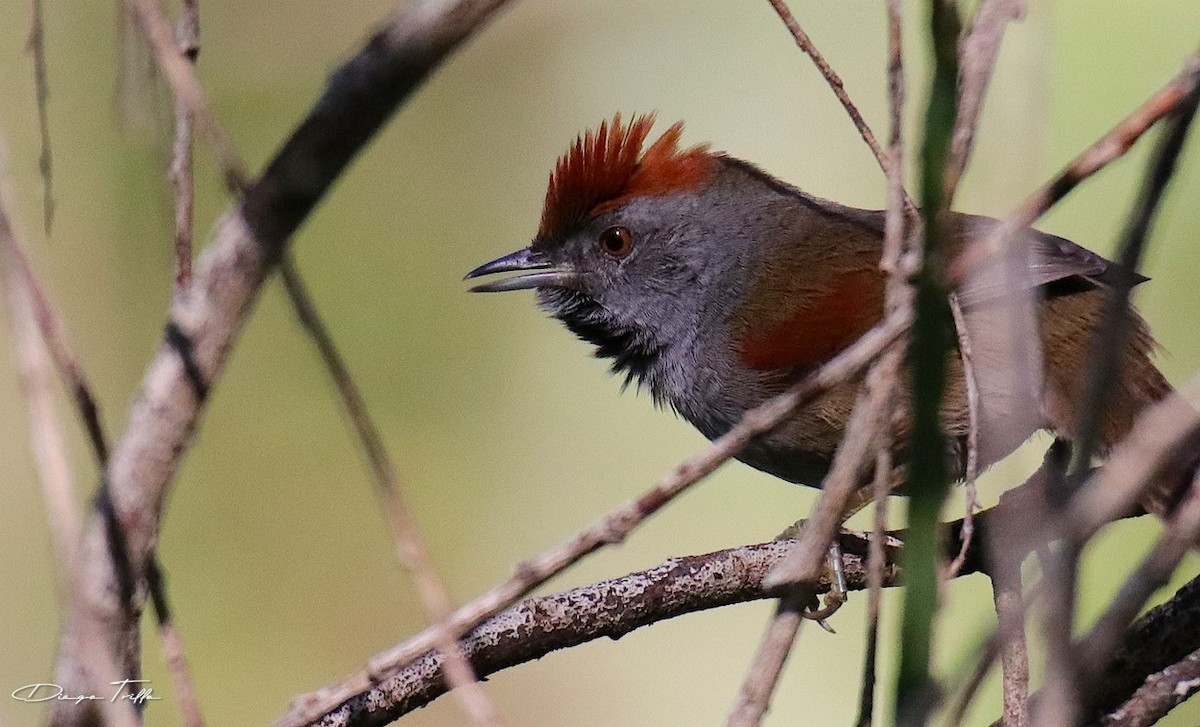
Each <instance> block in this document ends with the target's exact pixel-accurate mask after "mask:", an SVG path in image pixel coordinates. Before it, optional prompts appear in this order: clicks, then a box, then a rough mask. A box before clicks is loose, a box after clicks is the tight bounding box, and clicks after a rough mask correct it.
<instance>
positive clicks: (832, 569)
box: [800, 540, 849, 634]
mask: <svg viewBox="0 0 1200 727" xmlns="http://www.w3.org/2000/svg"><path fill="white" fill-rule="evenodd" d="M826 558H827V560H826V565H828V566H829V591H828V592H827V593H826V594H825V595H824V596H823V597H822V599H821V607H820V608H811V609H809V610H807V611H803V612H801V614H800V615H801V616H803V617H804V618H807V619H810V620H812V621H816V622H817V625H819V626H820V627H821V628H823V629H825V630H826V631H828V632H829V633H831V634H832V633H836V632H835V631H834V630H833V627H832V626H830V625H829V617H830V616H832V615H833V614H835V613H837V610H838V609H839V608H841V607H842V605H843V604H845V603H846V600H847V597H846V594H847V593H848V592H849V588H848V587H847V585H846V570H845V567H844V566H843V564H842V546H841V545H840V544H839V543H838V541H837V540H834V541H833V542H832V543H830V544H829V552H828V553H827V555H826Z"/></svg>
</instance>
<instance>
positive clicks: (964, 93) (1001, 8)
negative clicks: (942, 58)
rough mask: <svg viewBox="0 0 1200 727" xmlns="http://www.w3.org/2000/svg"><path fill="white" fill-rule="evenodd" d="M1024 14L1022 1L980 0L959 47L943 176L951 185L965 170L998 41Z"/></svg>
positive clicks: (993, 66) (990, 75)
mask: <svg viewBox="0 0 1200 727" xmlns="http://www.w3.org/2000/svg"><path fill="white" fill-rule="evenodd" d="M1024 12H1025V7H1024V3H1023V1H1022V0H981V2H980V3H979V7H978V8H976V10H975V14H974V15H973V16H972V17H971V26H970V28H969V29H968V30H967V33H966V35H965V36H964V37H963V39H962V42H961V43H960V44H959V48H958V118H957V119H956V120H955V123H954V136H953V137H952V139H951V141H950V161H949V163H948V164H947V168H946V176H947V179H948V180H950V181H949V184H950V185H951V186H956V185H957V184H958V180H959V178H961V177H962V175H963V172H964V171H965V170H966V168H967V162H968V160H969V159H970V156H971V148H972V146H974V143H975V131H976V129H977V128H978V127H979V117H980V114H981V113H982V112H983V102H984V99H985V98H987V90H988V85H989V83H990V82H991V79H992V71H993V70H995V68H996V56H997V55H998V54H999V52H1000V40H1001V38H1003V37H1004V30H1005V28H1006V27H1007V25H1008V23H1009V21H1011V20H1017V19H1018V18H1020V17H1021V16H1022V15H1023V14H1024Z"/></svg>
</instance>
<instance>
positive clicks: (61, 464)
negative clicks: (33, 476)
mask: <svg viewBox="0 0 1200 727" xmlns="http://www.w3.org/2000/svg"><path fill="white" fill-rule="evenodd" d="M0 187H3V183H0ZM6 196H7V195H6V194H5V193H4V190H3V189H0V279H2V280H3V285H4V288H5V289H6V292H7V294H8V295H7V297H8V301H9V313H10V316H9V318H10V320H11V322H12V328H13V345H14V348H15V349H16V354H17V362H18V366H19V369H20V373H21V377H20V381H21V392H22V394H23V396H24V398H25V401H26V412H27V415H28V418H29V436H30V449H31V451H32V453H33V457H34V463H35V465H36V472H37V476H38V480H39V482H40V483H41V485H42V495H43V498H44V500H45V502H46V510H47V519H48V520H49V525H50V532H51V534H52V536H53V543H54V551H55V556H56V557H55V560H56V562H57V565H58V568H57V571H58V574H59V584H60V590H61V592H62V594H63V595H64V597H65V598H64V600H66V602H67V603H68V604H70V607H71V608H76V607H77V606H78V604H79V600H80V596H79V568H80V566H79V563H80V558H79V541H80V533H81V531H82V529H83V528H82V522H81V518H80V517H79V506H78V503H77V500H76V496H75V485H74V479H73V477H72V474H71V468H70V463H69V460H68V458H67V445H66V440H65V438H64V437H63V434H62V429H61V427H60V424H59V421H58V414H57V411H56V409H55V403H54V395H53V393H52V391H51V388H52V383H51V381H52V375H51V365H52V364H51V361H52V360H55V361H56V363H59V364H60V367H61V361H57V360H56V359H55V356H54V355H53V354H54V353H55V352H54V351H53V347H54V346H55V345H59V346H61V345H62V344H63V339H62V338H55V339H53V340H52V339H51V338H50V337H49V336H48V335H47V332H46V330H47V329H46V327H45V326H44V325H43V322H44V321H45V320H46V316H47V312H48V307H47V306H46V303H45V299H44V297H43V296H42V293H41V290H40V288H39V286H38V285H37V281H36V279H35V278H34V277H33V276H32V272H31V270H30V269H29V265H28V261H27V260H26V258H25V255H24V252H23V251H22V249H21V245H20V243H19V242H18V241H17V238H16V232H15V231H14V230H13V227H12V222H11V221H10V220H9V217H8V212H7V200H6V199H5V197H6ZM60 332H61V331H60ZM48 347H49V348H51V351H50V352H48V351H47V348H48ZM77 648H78V650H79V653H80V654H81V655H83V656H85V657H87V658H86V659H85V660H83V661H81V663H79V664H78V665H77V670H76V671H75V674H74V676H75V677H76V679H77V683H79V684H81V685H82V686H83V687H84V688H85V689H89V690H91V689H96V690H98V687H99V686H100V685H104V684H108V683H112V682H115V681H116V680H117V679H119V678H120V677H118V676H117V675H118V674H119V673H121V672H120V670H119V669H118V668H117V665H116V663H115V661H114V659H113V657H112V654H111V653H110V652H109V651H108V650H107V648H106V646H105V643H104V639H103V638H101V636H100V634H98V633H97V632H96V630H94V629H93V630H86V629H81V630H80V632H79V634H78V644H77ZM80 693H85V692H80ZM92 708H96V709H98V710H99V712H100V714H101V715H103V717H104V719H105V720H106V723H107V724H111V725H116V726H119V727H132V726H133V725H135V724H138V720H137V716H136V715H135V714H134V710H133V709H132V705H131V704H130V703H128V702H125V703H111V702H107V701H106V702H104V703H102V704H100V705H99V706H98V707H89V710H88V711H89V712H90V710H91V709H92ZM80 711H81V712H82V711H83V710H80Z"/></svg>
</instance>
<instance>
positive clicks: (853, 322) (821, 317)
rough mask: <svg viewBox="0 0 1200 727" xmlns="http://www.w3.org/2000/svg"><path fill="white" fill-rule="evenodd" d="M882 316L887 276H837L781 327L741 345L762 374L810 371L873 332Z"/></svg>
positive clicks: (774, 326) (751, 334)
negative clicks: (884, 279)
mask: <svg viewBox="0 0 1200 727" xmlns="http://www.w3.org/2000/svg"><path fill="white" fill-rule="evenodd" d="M882 316H883V277H882V275H881V273H880V272H879V271H878V270H877V269H875V268H873V267H872V268H868V269H864V270H852V271H848V272H844V273H839V274H838V275H836V276H835V277H834V278H833V280H832V281H831V283H830V285H829V286H828V287H823V288H822V289H820V290H819V291H817V292H816V294H815V295H813V296H811V298H809V299H807V300H802V301H801V302H800V303H798V304H796V305H795V306H794V311H792V312H791V313H790V314H786V317H785V318H784V319H783V320H782V321H781V322H778V323H774V324H771V325H767V326H765V327H763V328H761V329H757V330H751V331H750V332H749V333H748V334H747V335H746V336H745V337H744V338H743V339H742V341H741V349H740V351H739V355H740V357H741V360H742V363H744V364H745V365H746V366H749V367H750V368H753V369H758V370H761V371H776V370H784V371H796V370H799V371H809V370H812V369H814V368H816V367H817V366H820V365H821V364H823V363H825V362H826V361H828V360H829V359H830V358H832V357H833V356H834V355H835V354H837V353H838V352H839V351H841V350H842V349H844V348H846V347H847V346H849V345H850V344H851V343H854V341H856V340H858V338H859V337H860V336H862V335H863V334H864V333H866V332H867V331H868V330H870V328H871V326H873V325H875V324H876V323H878V322H879V320H880V318H882Z"/></svg>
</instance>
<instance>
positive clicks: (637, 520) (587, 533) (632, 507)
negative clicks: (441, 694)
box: [276, 314, 908, 727]
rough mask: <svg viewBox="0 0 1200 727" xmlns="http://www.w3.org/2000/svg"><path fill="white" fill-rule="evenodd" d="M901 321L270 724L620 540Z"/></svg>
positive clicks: (849, 369) (392, 666)
mask: <svg viewBox="0 0 1200 727" xmlns="http://www.w3.org/2000/svg"><path fill="white" fill-rule="evenodd" d="M907 324H908V319H907V317H905V316H904V315H902V314H897V315H894V316H890V317H888V318H885V319H884V320H883V321H882V322H881V323H880V324H879V325H877V326H875V327H874V328H872V329H871V330H870V331H868V332H867V333H866V334H865V335H864V336H863V337H862V338H860V339H859V340H858V341H856V342H855V343H853V344H851V345H850V346H849V347H847V348H846V349H845V350H843V351H842V352H841V353H839V354H838V355H836V356H834V357H833V358H832V359H830V360H829V361H828V362H827V363H825V364H824V365H822V366H821V367H820V368H818V369H817V370H816V371H814V372H813V373H811V374H809V375H808V376H807V377H805V378H804V379H803V380H802V381H800V382H799V383H797V384H796V385H794V386H792V387H791V388H790V389H788V390H787V391H785V392H784V393H782V394H780V395H778V396H776V397H774V398H772V399H770V400H768V401H766V402H765V403H763V404H762V405H761V406H759V407H757V408H755V409H752V410H750V411H749V412H747V413H746V414H745V415H744V416H743V417H742V419H741V421H739V422H738V423H737V424H736V425H734V426H733V427H732V428H731V429H730V430H729V431H728V432H726V433H725V434H724V435H722V436H721V437H718V438H717V439H715V440H713V442H712V443H711V444H710V445H709V446H707V447H705V448H704V449H703V450H701V451H700V452H698V453H696V454H695V455H693V456H691V457H689V458H688V459H687V460H685V461H684V462H683V463H682V464H680V465H679V466H678V467H676V468H675V469H674V470H672V471H671V472H670V473H669V474H668V475H666V476H665V477H663V478H662V479H661V480H659V481H658V483H657V484H656V485H655V486H654V487H652V488H651V489H649V490H647V491H646V492H645V493H643V494H642V495H641V496H640V497H638V498H636V499H634V500H632V501H630V502H628V503H626V504H624V505H622V506H621V507H619V508H617V509H615V510H613V511H612V512H610V513H609V514H607V515H605V516H604V517H602V518H600V519H599V520H597V521H596V522H594V523H592V524H591V525H590V526H588V527H587V528H585V529H584V530H583V531H582V532H580V533H579V534H577V535H575V536H574V537H573V538H571V539H570V540H568V541H566V542H564V543H561V544H559V545H557V546H555V547H553V548H550V549H548V550H545V551H543V552H541V553H539V554H538V555H535V556H534V557H532V558H529V559H528V560H525V561H523V562H521V563H519V564H518V565H517V566H516V568H514V570H513V574H512V576H511V577H510V578H509V579H508V580H507V581H505V582H504V583H501V584H499V585H497V586H494V587H492V588H491V589H490V590H488V591H487V592H485V593H483V594H482V595H480V596H479V597H477V598H476V599H474V600H473V601H470V602H469V603H466V604H464V605H462V606H460V607H459V608H458V609H456V610H455V611H454V613H452V614H450V617H449V618H448V619H446V620H445V621H443V622H442V623H439V624H436V625H434V626H431V627H429V628H427V629H425V630H424V631H422V632H421V633H419V634H417V635H416V636H413V637H412V638H410V639H409V640H408V641H405V642H404V643H401V644H398V645H397V646H395V647H393V648H391V649H388V650H387V651H384V652H382V653H380V654H377V655H376V656H375V657H374V658H372V659H371V660H370V661H369V662H368V664H367V667H366V668H365V669H364V670H362V671H360V672H358V673H356V674H353V675H351V676H349V677H347V678H346V679H345V680H343V681H342V682H340V683H338V684H334V685H331V686H328V687H325V688H323V689H321V690H320V691H318V692H316V693H314V694H312V695H310V696H308V697H302V698H301V699H299V700H297V703H296V704H295V705H294V706H293V708H292V709H291V710H290V711H289V712H288V713H287V714H285V715H284V716H283V717H281V718H280V719H279V720H278V721H277V722H276V725H277V727H284V726H285V725H290V726H295V725H304V724H308V723H310V722H313V721H315V720H316V719H318V718H319V717H320V716H321V715H322V714H325V713H326V712H329V711H331V710H333V709H335V708H336V707H337V705H339V704H341V703H342V702H344V701H346V700H348V699H351V698H352V697H354V696H355V695H356V694H361V693H363V692H365V691H367V690H368V689H369V688H370V686H371V684H372V682H375V681H378V680H380V679H382V678H386V677H387V676H388V675H390V674H392V673H395V672H396V671H398V670H400V669H402V668H403V667H404V666H405V665H406V664H408V663H409V662H410V661H412V660H413V659H416V658H417V657H419V656H420V655H421V654H423V653H425V652H426V651H428V650H429V649H431V648H433V647H434V646H435V644H436V643H438V641H439V640H440V639H443V638H445V636H443V633H448V634H449V635H450V636H451V637H458V636H461V635H462V634H463V633H465V632H466V631H467V630H469V629H470V628H472V627H473V626H475V625H476V624H478V623H480V622H481V621H483V620H484V619H486V618H488V617H489V616H492V615H494V614H496V613H498V612H499V611H501V610H502V609H504V608H507V607H508V606H509V605H511V604H512V603H514V602H516V600H517V599H519V598H521V597H522V596H523V595H525V594H527V593H528V592H529V591H531V590H532V589H534V588H536V587H537V586H539V585H541V584H542V583H545V582H546V581H547V580H548V579H549V578H551V577H553V576H554V575H557V574H558V573H560V572H562V570H563V569H565V568H567V567H568V566H570V565H571V564H573V563H575V562H577V561H578V560H579V559H580V558H583V557H584V556H586V555H588V554H590V553H592V552H595V551H596V550H599V549H600V548H603V547H605V546H608V545H613V544H616V543H619V542H621V541H623V540H624V539H625V538H626V537H627V536H628V535H629V533H630V532H632V531H633V529H634V528H635V527H637V526H638V525H639V524H641V523H642V522H643V521H644V520H645V519H646V518H648V517H649V516H651V515H653V514H654V513H655V512H657V511H658V510H659V509H660V508H662V507H663V506H664V505H666V504H667V503H668V502H670V501H671V500H672V499H674V498H675V497H677V496H679V495H680V494H682V493H683V492H685V491H686V490H687V489H688V488H690V487H691V486H692V485H694V484H695V483H696V482H698V481H699V480H701V479H702V478H704V477H706V476H707V475H709V474H711V473H712V472H713V471H715V470H716V469H717V468H718V467H720V466H721V465H722V464H724V463H725V462H726V461H728V460H729V459H730V458H731V457H732V456H733V455H734V454H735V453H736V452H738V451H740V450H741V448H742V447H743V446H745V445H746V443H747V442H749V441H750V440H751V439H753V438H754V437H757V436H761V435H762V434H765V433H767V432H769V431H770V430H771V429H772V428H773V427H775V426H777V425H778V424H779V423H781V422H782V421H784V420H785V419H786V418H787V417H788V416H789V415H790V414H791V413H792V412H793V411H794V410H795V409H796V408H798V407H800V406H803V405H804V404H806V403H808V402H810V401H812V399H813V398H814V397H816V396H818V395H819V394H821V393H822V392H824V391H827V390H828V389H829V388H830V387H831V386H834V385H837V384H839V383H841V382H843V381H845V380H847V378H849V377H851V376H853V375H854V374H855V373H857V372H858V371H861V370H862V369H863V368H865V367H866V366H867V364H869V363H870V362H871V361H872V360H873V359H874V358H875V357H876V356H878V355H879V354H880V353H881V352H882V351H883V350H884V349H885V348H887V347H888V346H889V345H890V344H891V343H892V342H893V341H894V340H896V338H897V337H898V336H899V335H900V334H901V332H902V331H903V330H904V329H905V328H906V327H907Z"/></svg>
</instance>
